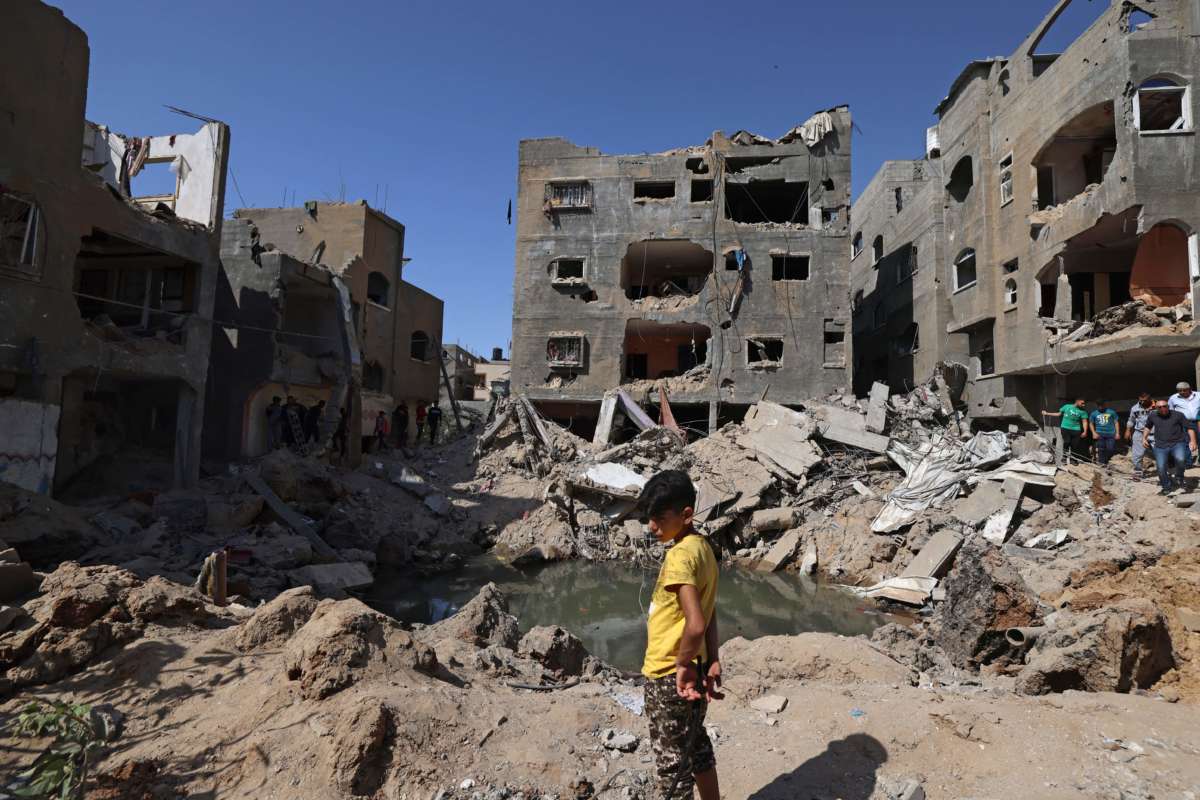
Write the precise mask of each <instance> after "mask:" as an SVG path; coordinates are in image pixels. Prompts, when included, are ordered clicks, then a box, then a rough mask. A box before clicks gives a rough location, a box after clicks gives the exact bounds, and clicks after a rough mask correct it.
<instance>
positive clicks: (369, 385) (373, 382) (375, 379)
mask: <svg viewBox="0 0 1200 800" xmlns="http://www.w3.org/2000/svg"><path fill="white" fill-rule="evenodd" d="M362 385H363V388H364V389H366V390H367V391H368V392H382V391H383V364H380V363H379V362H378V361H367V362H365V363H363V370H362Z"/></svg>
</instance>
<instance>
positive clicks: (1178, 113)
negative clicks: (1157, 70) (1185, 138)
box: [1133, 77, 1192, 133]
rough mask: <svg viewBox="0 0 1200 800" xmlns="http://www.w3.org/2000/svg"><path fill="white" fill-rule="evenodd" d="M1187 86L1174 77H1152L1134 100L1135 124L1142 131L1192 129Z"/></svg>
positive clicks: (1159, 131) (1139, 90) (1164, 131)
mask: <svg viewBox="0 0 1200 800" xmlns="http://www.w3.org/2000/svg"><path fill="white" fill-rule="evenodd" d="M1190 106H1191V103H1190V102H1189V100H1188V87H1187V86H1185V85H1182V84H1180V83H1178V82H1176V81H1175V80H1173V79H1171V78H1165V77H1160V78H1151V79H1150V80H1147V81H1145V82H1143V83H1142V85H1141V86H1139V87H1138V90H1137V95H1136V97H1135V98H1134V102H1133V113H1134V125H1135V126H1136V127H1137V129H1138V130H1139V131H1140V132H1142V133H1171V132H1179V131H1190V130H1191V129H1192V119H1191V116H1192V115H1191V107H1190Z"/></svg>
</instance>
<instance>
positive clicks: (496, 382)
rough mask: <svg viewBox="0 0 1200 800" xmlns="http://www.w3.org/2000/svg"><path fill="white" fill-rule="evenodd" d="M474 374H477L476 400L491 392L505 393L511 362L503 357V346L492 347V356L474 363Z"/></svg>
mask: <svg viewBox="0 0 1200 800" xmlns="http://www.w3.org/2000/svg"><path fill="white" fill-rule="evenodd" d="M475 374H476V375H477V376H478V381H477V385H476V388H475V399H476V400H487V399H489V398H491V396H492V395H493V394H507V393H508V388H509V381H510V379H511V378H512V362H510V361H509V360H508V359H507V358H505V357H504V348H501V347H493V348H492V357H491V358H486V359H480V361H479V363H478V364H476V365H475Z"/></svg>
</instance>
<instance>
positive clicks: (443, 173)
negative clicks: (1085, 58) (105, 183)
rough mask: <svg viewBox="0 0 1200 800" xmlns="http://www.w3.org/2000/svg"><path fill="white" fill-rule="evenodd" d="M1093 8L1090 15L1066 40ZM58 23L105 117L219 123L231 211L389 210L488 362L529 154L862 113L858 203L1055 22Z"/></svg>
mask: <svg viewBox="0 0 1200 800" xmlns="http://www.w3.org/2000/svg"><path fill="white" fill-rule="evenodd" d="M1100 2H1101V0H1075V3H1074V4H1073V6H1072V7H1071V8H1070V9H1068V14H1067V15H1065V16H1064V18H1063V20H1062V27H1063V28H1064V36H1065V35H1066V33H1069V32H1070V30H1071V27H1072V23H1075V24H1074V27H1075V28H1077V29H1079V30H1082V27H1086V24H1087V23H1088V22H1090V20H1091V17H1094V16H1095V14H1096V13H1097V12H1098V11H1099V10H1101V8H1100ZM58 5H59V6H60V7H61V8H62V9H63V10H64V11H65V12H66V14H67V16H68V17H69V18H70V19H72V20H73V21H74V22H75V23H76V24H78V25H80V26H81V27H82V28H83V29H84V30H85V31H86V32H87V34H88V36H89V39H90V44H91V76H90V86H89V91H88V117H89V118H90V119H93V120H95V121H98V122H105V123H107V124H109V125H110V126H111V127H112V128H114V129H115V130H119V131H122V132H125V133H129V134H136V135H144V134H155V133H162V132H169V131H176V130H187V129H188V128H189V127H190V126H191V125H192V121H191V120H186V119H183V118H181V117H178V116H175V115H174V114H172V113H170V112H169V111H167V110H166V109H165V108H163V105H164V104H170V105H174V106H178V107H181V108H185V109H189V110H191V111H195V112H196V113H199V114H203V115H206V116H211V117H216V118H219V119H222V120H224V121H226V122H228V123H229V124H230V126H231V128H232V151H231V162H230V163H231V167H232V171H233V175H234V177H235V178H236V183H237V187H238V188H239V189H240V196H239V192H238V190H237V189H235V188H234V181H232V180H231V181H229V190H228V194H227V197H226V206H225V207H226V211H227V213H228V212H229V211H232V209H234V208H237V207H239V206H243V205H248V206H279V205H283V202H284V192H285V189H286V192H287V197H288V198H289V204H290V198H291V197H292V195H293V193H294V195H295V198H296V202H297V203H302V202H303V201H304V200H309V199H315V200H336V199H338V197H339V196H340V195H341V194H342V191H343V189H342V187H343V186H344V187H345V189H344V191H345V198H346V199H347V200H353V199H358V198H363V199H365V200H366V201H367V202H368V203H370V204H371V205H373V206H377V207H382V206H383V200H384V197H385V192H386V197H387V212H388V214H390V215H391V216H393V217H395V218H396V219H398V220H400V221H401V222H403V223H404V225H405V226H406V228H407V237H408V238H407V246H406V250H407V255H408V256H409V257H411V258H412V259H413V261H412V263H411V264H409V266H408V270H407V273H406V276H407V279H408V280H410V281H411V282H413V283H415V284H417V285H418V286H421V287H422V288H424V289H427V290H429V291H431V292H433V293H434V294H436V295H438V296H439V297H441V298H443V299H444V300H445V301H446V316H445V340H446V341H447V342H455V341H458V342H460V343H461V344H463V345H464V346H466V347H468V348H470V349H472V350H475V351H478V352H480V353H482V354H484V355H487V354H490V352H491V348H492V347H494V346H502V347H504V348H505V350H506V352H507V349H508V342H509V338H510V336H511V332H510V331H511V324H510V322H511V313H512V274H513V257H514V232H515V230H516V228H515V225H514V226H512V227H509V226H508V225H506V224H505V206H506V204H507V203H508V200H509V198H510V197H513V196H514V195H515V192H516V166H517V164H516V160H517V142H518V140H520V139H522V138H531V137H538V136H563V137H566V138H568V139H571V140H572V141H574V142H576V143H577V144H581V145H590V146H595V147H599V148H600V149H601V150H603V151H605V152H608V153H625V152H628V153H638V152H653V151H658V150H665V149H669V148H672V147H680V146H686V145H691V144H702V143H703V142H704V141H705V139H707V138H708V136H709V134H710V133H711V132H712V131H714V130H718V129H721V130H726V131H729V132H732V131H735V130H737V129H739V128H746V129H748V130H752V131H755V132H757V133H761V134H764V135H767V136H772V137H776V136H780V135H782V134H783V133H784V132H785V131H787V130H788V129H789V128H791V127H792V126H793V125H795V124H797V123H799V122H803V121H804V120H805V119H806V118H807V117H808V116H809V115H810V114H812V113H813V112H814V111H818V110H821V109H824V108H828V107H830V106H834V105H839V104H842V103H847V104H849V105H850V109H851V112H852V114H853V115H854V120H855V123H856V124H857V126H858V129H859V130H858V131H856V132H855V138H854V141H853V158H854V161H853V169H854V191H855V193H856V194H857V192H859V191H860V190H861V189H862V188H863V187H864V186H865V185H866V184H867V182H868V181H869V180H870V178H871V175H872V174H873V173H874V172H875V170H876V169H877V168H878V167H879V165H880V163H882V162H883V161H884V160H886V159H890V158H913V157H918V156H920V155H921V152H922V149H923V146H924V131H925V128H926V127H927V126H929V125H930V124H932V122H933V115H932V111H933V108H934V106H935V105H936V104H937V102H938V101H939V100H940V99H941V98H942V97H943V96H944V95H945V93H946V90H947V89H948V88H949V86H950V83H951V81H952V80H953V79H954V77H955V76H956V75H957V74H958V73H959V71H960V70H961V69H962V68H963V66H964V65H965V64H966V63H967V62H968V61H969V60H971V59H975V58H984V57H988V56H993V55H1007V54H1009V53H1010V52H1011V51H1012V50H1014V49H1015V48H1016V46H1017V45H1018V44H1019V43H1020V42H1021V40H1022V39H1023V38H1024V37H1025V35H1026V34H1027V33H1028V32H1029V31H1031V30H1032V29H1033V27H1034V26H1035V25H1036V24H1037V23H1038V22H1039V21H1040V19H1041V18H1042V16H1043V15H1044V14H1046V13H1047V12H1048V11H1049V9H1050V8H1051V6H1052V5H1053V3H1052V0H1006V2H1003V3H1001V2H986V1H984V0H913V1H912V2H896V1H895V0H842V1H841V2H833V3H809V2H795V0H792V1H791V2H785V1H784V0H758V2H754V3H752V4H750V5H749V6H744V7H739V6H737V5H736V4H730V3H720V4H717V3H709V2H701V3H696V2H688V3H684V2H675V1H674V0H672V1H671V2H657V3H647V2H628V0H617V1H616V2H608V3H605V4H599V5H597V4H589V5H585V4H580V3H571V2H544V0H530V1H528V2H517V3H496V2H489V3H454V2H442V3H425V2H419V3H414V2H409V3H388V2H359V1H358V0H348V1H343V2H338V3H329V2H313V1H312V0H309V1H307V2H306V1H305V0H300V2H296V1H295V0H293V1H292V2H280V1H278V0H248V1H247V0H241V2H231V1H230V0H206V2H204V3H162V2H150V0H125V2H122V3H98V2H95V0H60V2H59V3H58ZM1085 17H1087V19H1086V20H1085V19H1084V18H1085ZM1081 25H1082V27H1080V26H1081ZM1054 34H1055V35H1056V36H1057V38H1059V39H1063V40H1064V41H1067V40H1069V38H1066V39H1064V36H1058V30H1057V28H1056V30H1055V32H1054ZM1048 43H1052V42H1048ZM1043 49H1044V48H1043Z"/></svg>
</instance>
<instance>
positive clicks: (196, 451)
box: [172, 383, 200, 489]
mask: <svg viewBox="0 0 1200 800" xmlns="http://www.w3.org/2000/svg"><path fill="white" fill-rule="evenodd" d="M174 467H175V469H174V472H175V474H174V478H173V480H172V485H173V488H175V489H191V488H192V487H194V486H195V485H196V483H197V482H199V480H200V424H199V421H198V420H197V419H196V391H195V390H194V389H193V388H192V387H191V386H188V385H187V384H186V383H185V384H182V385H181V386H180V387H179V398H178V400H177V401H176V403H175V464H174Z"/></svg>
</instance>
